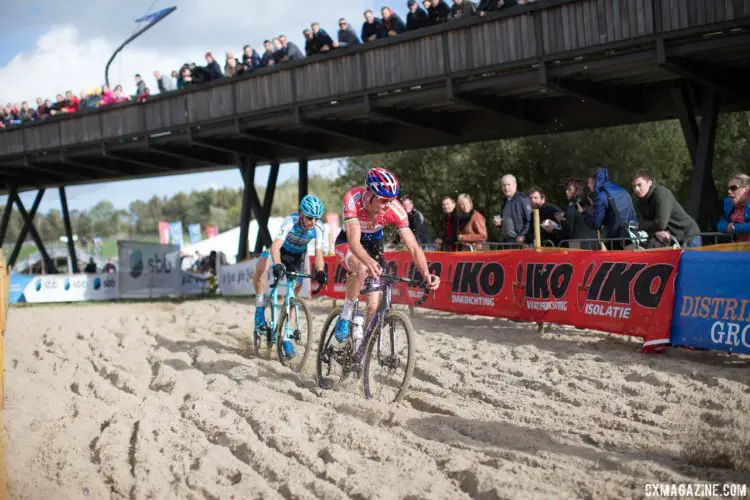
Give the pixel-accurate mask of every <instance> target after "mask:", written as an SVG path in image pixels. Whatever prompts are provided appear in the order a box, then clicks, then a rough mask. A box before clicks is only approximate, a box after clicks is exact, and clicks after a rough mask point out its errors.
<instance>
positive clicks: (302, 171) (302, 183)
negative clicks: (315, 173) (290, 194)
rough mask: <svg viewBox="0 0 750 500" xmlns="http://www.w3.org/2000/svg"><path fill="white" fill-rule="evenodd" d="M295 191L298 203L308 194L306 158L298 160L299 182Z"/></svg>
mask: <svg viewBox="0 0 750 500" xmlns="http://www.w3.org/2000/svg"><path fill="white" fill-rule="evenodd" d="M297 189H298V191H299V201H300V202H302V198H304V197H305V196H307V193H308V192H309V191H308V165H307V158H300V160H299V181H298V184H297Z"/></svg>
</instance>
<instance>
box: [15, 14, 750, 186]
mask: <svg viewBox="0 0 750 500" xmlns="http://www.w3.org/2000/svg"><path fill="white" fill-rule="evenodd" d="M749 25H750V0H575V1H574V0H550V1H547V2H544V1H540V2H539V3H536V4H531V5H528V6H518V7H514V8H511V9H507V10H506V11H501V12H499V13H496V14H494V15H492V16H490V17H489V19H487V18H479V17H475V18H470V19H465V20H461V21H458V22H452V23H449V24H445V25H440V26H435V27H432V28H428V29H424V30H420V31H418V32H412V33H408V34H405V35H402V36H400V37H397V38H395V39H387V40H379V41H377V42H374V43H368V44H365V45H361V46H358V47H355V48H351V49H347V50H340V51H334V52H332V53H331V54H327V55H321V56H316V57H314V58H309V59H306V60H303V61H298V62H293V63H285V64H283V65H279V66H276V67H271V68H264V69H261V70H256V71H255V72H254V73H253V74H252V75H250V76H244V77H240V78H232V79H229V78H227V79H223V80H221V81H218V82H213V83H209V84H204V85H201V86H196V87H194V88H191V89H184V90H181V91H174V92H169V93H166V94H162V95H157V96H154V97H152V98H150V99H149V101H148V102H145V103H141V104H138V103H126V104H120V105H115V106H111V107H107V108H103V109H97V110H92V111H84V112H79V113H76V114H74V115H68V116H63V117H61V118H55V119H50V120H47V121H44V122H41V123H34V124H29V125H25V126H22V127H17V128H14V129H10V130H7V131H4V132H0V183H4V184H6V185H15V186H17V188H18V190H26V189H32V188H36V187H43V186H57V185H71V184H82V183H92V182H101V181H111V180H115V179H132V178H138V177H147V176H155V175H169V174H181V173H187V172H192V171H200V170H210V169H221V168H228V166H230V165H232V166H233V165H237V164H238V155H239V156H246V157H251V158H252V159H253V160H254V161H256V162H258V164H263V163H270V162H278V161H282V162H283V161H297V160H298V159H300V158H306V159H318V158H332V157H339V156H344V155H351V154H362V153H376V152H383V151H390V150H399V149H414V148H420V147H428V146H435V145H445V144H458V143H465V142H472V141H478V140H490V139H499V138H508V137H520V136H526V135H535V134H543V133H556V132H562V131H569V130H580V129H585V128H594V127H601V126H609V125H617V124H626V123H637V122H643V121H650V120H658V119H666V118H675V117H677V110H676V108H675V106H673V104H672V100H671V93H672V90H673V89H674V88H675V87H676V86H680V85H682V84H685V83H695V84H698V85H699V86H701V87H702V88H709V89H715V90H719V91H720V92H721V93H722V96H723V99H722V104H723V108H722V109H723V110H734V109H750V105H749V104H750V100H749V99H748V90H747V89H748V86H747V84H746V82H747V80H748V79H747V76H748V75H750V61H749V60H748V57H749V56H748V54H750V50H748V49H750V33H748V29H747V28H748V26H749ZM696 102H697V101H696ZM696 107H697V106H696ZM3 192H7V191H3Z"/></svg>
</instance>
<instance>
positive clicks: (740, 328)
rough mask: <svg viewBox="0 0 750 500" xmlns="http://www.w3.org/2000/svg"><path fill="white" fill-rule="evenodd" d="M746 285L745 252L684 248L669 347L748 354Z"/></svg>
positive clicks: (749, 280) (749, 293)
mask: <svg viewBox="0 0 750 500" xmlns="http://www.w3.org/2000/svg"><path fill="white" fill-rule="evenodd" d="M749 285H750V266H748V254H747V253H746V252H684V253H683V254H682V260H681V261H680V272H679V273H678V275H677V289H676V292H677V293H676V294H675V302H674V314H673V315H672V338H671V343H672V345H674V346H685V347H698V348H702V349H713V350H718V351H726V352H733V353H738V354H750V286H749Z"/></svg>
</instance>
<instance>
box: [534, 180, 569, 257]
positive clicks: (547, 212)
mask: <svg viewBox="0 0 750 500" xmlns="http://www.w3.org/2000/svg"><path fill="white" fill-rule="evenodd" d="M528 194H529V202H530V203H531V208H532V210H533V209H535V208H536V209H538V210H539V225H540V226H541V227H540V236H541V239H542V242H545V241H549V242H551V243H552V244H553V245H554V246H557V243H558V241H559V239H558V236H559V233H558V232H556V231H555V229H556V227H555V226H556V225H558V224H557V222H556V221H557V219H558V218H559V215H558V214H560V215H562V214H564V212H563V210H562V209H561V208H560V207H558V206H557V205H554V204H552V203H548V202H547V195H546V194H545V193H544V191H542V188H540V187H539V186H532V187H531V189H529V191H528ZM532 219H533V217H532ZM526 241H534V225H533V224H531V226H530V228H529V233H528V234H527V235H526Z"/></svg>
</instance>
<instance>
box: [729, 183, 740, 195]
mask: <svg viewBox="0 0 750 500" xmlns="http://www.w3.org/2000/svg"><path fill="white" fill-rule="evenodd" d="M739 188H740V186H738V185H737V184H732V185H731V186H729V190H730V191H731V192H733V193H734V192H735V191H737V190H738V189H739Z"/></svg>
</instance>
